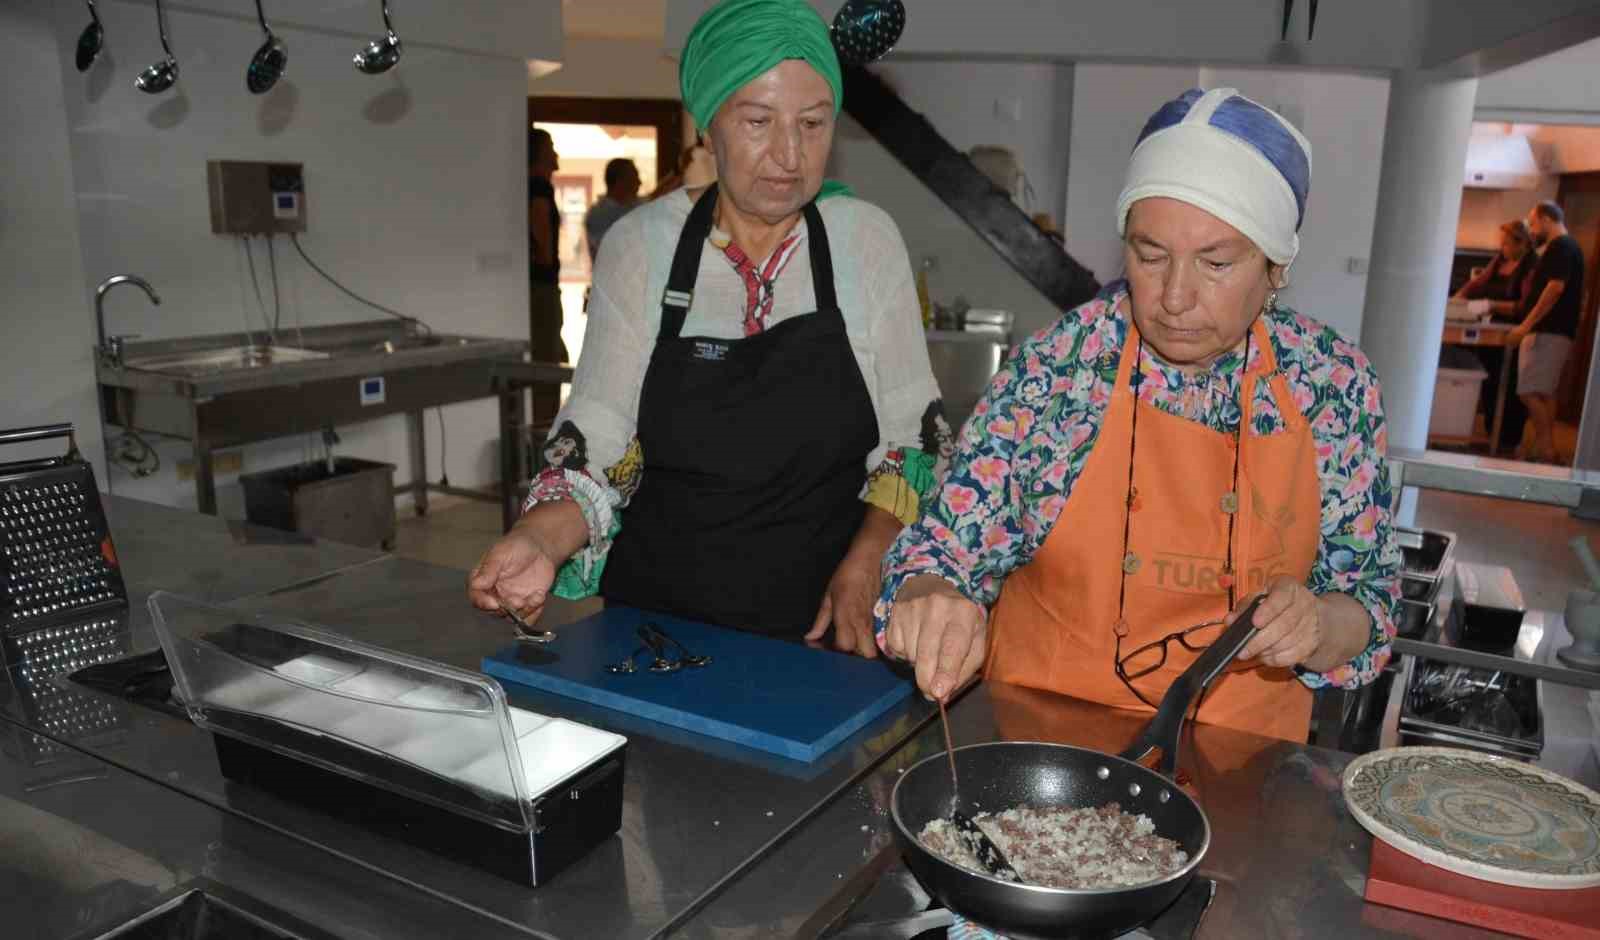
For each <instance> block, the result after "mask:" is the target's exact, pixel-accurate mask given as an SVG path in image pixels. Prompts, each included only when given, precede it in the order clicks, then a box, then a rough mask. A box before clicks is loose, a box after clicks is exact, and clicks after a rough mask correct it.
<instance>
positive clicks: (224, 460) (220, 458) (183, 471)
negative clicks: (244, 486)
mask: <svg viewBox="0 0 1600 940" xmlns="http://www.w3.org/2000/svg"><path fill="white" fill-rule="evenodd" d="M242 472H244V454H243V453H241V452H239V451H236V450H224V451H218V452H217V453H215V454H212V455H211V474H212V476H219V477H220V476H229V475H232V474H235V473H242ZM193 479H194V461H193V460H180V461H178V481H179V482H184V481H187V480H193Z"/></svg>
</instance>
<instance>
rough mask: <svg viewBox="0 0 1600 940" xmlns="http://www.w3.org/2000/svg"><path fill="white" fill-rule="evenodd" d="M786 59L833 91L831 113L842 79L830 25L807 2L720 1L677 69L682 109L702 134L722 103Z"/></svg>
mask: <svg viewBox="0 0 1600 940" xmlns="http://www.w3.org/2000/svg"><path fill="white" fill-rule="evenodd" d="M785 59H800V60H802V61H804V62H805V63H806V64H808V65H810V66H811V67H812V68H814V69H816V70H817V74H818V75H821V76H822V77H823V78H824V79H825V80H827V82H828V87H830V88H832V89H833V113H834V114H835V115H837V114H838V113H839V106H840V105H841V104H842V103H843V102H844V77H843V75H842V74H841V73H840V70H839V56H838V55H837V54H835V53H834V51H833V40H832V38H831V37H830V36H829V34H828V24H827V23H825V22H823V20H822V17H821V16H819V15H817V11H816V10H813V9H812V8H811V5H810V4H808V3H806V2H805V0H722V2H721V3H719V4H717V5H716V6H714V7H712V8H711V9H709V10H707V11H706V13H705V15H704V16H702V17H700V21H699V22H698V23H695V24H694V29H693V30H692V31H691V32H690V33H689V41H688V42H686V43H684V46H683V61H682V62H681V63H680V64H679V67H678V89H679V91H681V92H682V94H683V105H684V107H686V108H688V109H689V113H690V114H691V115H693V116H694V123H695V126H696V127H698V128H699V129H701V130H705V129H706V128H708V127H710V126H711V119H712V118H713V117H714V116H716V113H717V109H718V108H720V107H722V103H723V102H724V101H727V100H728V98H729V97H730V96H732V94H733V93H734V92H736V91H738V90H739V89H740V88H743V87H744V86H745V85H746V84H747V83H749V82H750V80H751V79H753V78H755V77H756V76H758V75H760V74H761V73H763V72H765V71H767V70H768V69H770V68H772V67H773V66H774V65H777V64H778V63H779V62H782V61H783V60H785Z"/></svg>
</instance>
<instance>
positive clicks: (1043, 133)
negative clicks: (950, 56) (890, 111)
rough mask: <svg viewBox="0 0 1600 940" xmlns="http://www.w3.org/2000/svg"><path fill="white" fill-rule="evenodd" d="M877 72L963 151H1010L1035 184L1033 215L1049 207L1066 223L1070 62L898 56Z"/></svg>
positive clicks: (1070, 89)
mask: <svg viewBox="0 0 1600 940" xmlns="http://www.w3.org/2000/svg"><path fill="white" fill-rule="evenodd" d="M876 71H877V73H878V75H879V76H880V77H882V78H883V79H884V80H885V81H887V82H888V83H889V85H890V86H892V87H893V88H894V89H895V91H896V92H898V93H899V95H900V97H901V98H902V99H903V100H904V101H905V102H906V104H908V105H910V106H911V108H912V109H913V110H915V111H918V112H921V113H922V114H923V116H925V117H926V118H927V119H928V121H929V122H930V123H932V124H933V126H934V127H935V128H937V129H938V131H939V133H940V134H941V135H943V137H944V138H945V139H946V140H948V141H949V142H950V143H951V145H952V146H954V147H955V148H956V149H957V150H960V151H962V152H963V153H965V152H967V151H970V150H971V149H972V148H973V147H975V146H978V145H984V144H988V145H997V146H1002V147H1006V148H1009V149H1010V150H1011V152H1012V153H1014V154H1016V156H1017V158H1018V159H1019V160H1020V161H1021V163H1022V168H1023V171H1024V172H1026V173H1027V176H1028V182H1029V184H1031V186H1032V188H1033V193H1034V199H1033V201H1032V202H1031V203H1029V204H1028V205H1027V206H1026V208H1027V211H1028V212H1029V214H1032V213H1035V212H1048V213H1049V214H1050V216H1051V218H1053V219H1054V220H1055V222H1056V224H1057V225H1060V224H1061V222H1062V218H1063V217H1062V209H1063V207H1064V206H1065V204H1066V187H1067V178H1068V176H1067V162H1068V153H1069V149H1070V143H1069V142H1070V139H1071V129H1072V82H1073V74H1072V72H1073V69H1072V66H1071V65H1058V64H1055V63H1050V62H975V61H954V60H952V61H918V60H906V59H894V60H890V61H886V62H884V63H882V64H881V65H879V66H877V67H876Z"/></svg>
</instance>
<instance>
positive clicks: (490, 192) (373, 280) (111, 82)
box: [55, 2, 549, 513]
mask: <svg viewBox="0 0 1600 940" xmlns="http://www.w3.org/2000/svg"><path fill="white" fill-rule="evenodd" d="M99 6H100V16H101V19H102V20H103V21H104V23H105V28H106V34H107V36H108V37H109V38H108V48H107V50H106V52H105V53H103V54H102V57H103V58H104V59H105V60H106V61H102V62H98V63H96V65H95V67H94V69H93V70H91V72H90V73H89V74H88V75H87V76H80V75H79V74H78V73H77V72H76V71H73V70H72V67H71V66H70V65H67V66H65V74H64V75H63V78H64V79H65V83H64V88H65V90H66V113H67V116H68V119H69V121H70V125H71V149H72V169H73V172H74V176H75V179H76V185H77V202H76V209H77V215H78V221H79V226H80V230H81V232H82V234H83V237H82V254H81V257H82V259H83V269H84V272H83V278H84V279H83V281H82V284H81V286H80V295H81V292H82V291H83V290H84V289H86V288H87V286H88V285H91V284H92V283H94V282H96V281H98V280H100V279H101V278H103V277H105V276H106V275H107V274H110V273H112V272H119V271H130V272H134V273H137V274H140V275H143V276H145V277H147V278H148V279H149V280H150V281H151V282H152V283H153V284H154V285H155V286H156V288H157V290H159V291H160V292H161V294H162V297H163V299H164V301H165V303H164V304H163V305H162V306H161V307H159V308H156V309H152V308H150V307H149V305H148V303H147V302H146V301H145V300H144V298H143V297H142V296H141V295H140V294H139V293H138V292H137V291H122V292H119V293H117V294H113V295H112V296H111V297H110V298H109V301H108V303H107V320H108V329H110V330H112V331H115V332H138V333H142V334H144V336H145V337H147V338H160V337H174V336H181V335H188V334H197V333H215V332H224V331H236V330H238V329H240V328H241V324H242V322H243V321H244V320H245V319H248V320H249V321H250V322H251V323H252V325H253V326H254V327H255V328H257V329H259V328H261V326H262V325H263V319H262V313H261V311H260V309H259V308H258V307H257V305H256V302H255V298H254V295H253V294H252V292H251V290H250V288H249V286H248V285H249V278H248V276H247V275H246V273H245V266H244V260H243V255H242V253H241V251H242V249H241V244H240V242H239V241H238V240H237V239H235V238H231V237H224V236H217V235H213V234H212V233H211V230H210V221H209V214H208V208H207V196H206V185H205V164H206V161H207V160H208V159H218V158H230V159H269V160H289V161H302V162H304V164H305V172H306V188H307V207H308V208H307V215H308V220H309V229H308V231H307V232H306V233H305V235H304V236H303V237H302V239H301V241H302V244H304V245H305V247H306V249H307V251H308V252H310V253H311V255H312V257H313V258H315V259H316V260H317V261H318V262H319V263H320V264H321V265H323V266H324V267H325V268H327V269H329V270H331V271H332V272H334V273H335V274H336V275H337V276H338V277H340V278H341V279H342V280H343V281H344V282H345V283H346V284H348V285H349V286H350V287H351V288H352V289H354V290H356V291H357V292H359V293H362V294H364V295H366V296H369V297H371V298H373V299H374V300H377V301H378V302H380V303H384V304H387V305H389V306H391V307H395V308H397V309H400V310H402V311H404V312H407V313H411V314H414V315H416V316H418V317H421V318H423V319H424V320H426V321H428V322H429V323H431V324H432V325H433V326H434V327H436V328H437V329H440V330H444V331H456V332H462V333H469V334H480V335H496V336H508V337H525V336H526V335H527V329H528V327H527V312H526V311H527V281H526V275H525V273H524V271H525V269H526V261H527V248H526V238H527V236H526V222H525V218H526V215H525V209H524V208H523V206H524V203H525V198H526V171H525V155H524V151H525V149H526V145H525V143H524V136H523V130H522V126H523V123H524V121H525V115H526V102H525V94H526V87H527V80H526V65H525V63H524V62H523V61H522V60H521V59H519V58H515V57H508V56H503V55H500V54H498V53H493V52H491V53H488V54H485V53H473V52H466V51H451V50H445V49H440V48H433V47H430V46H428V45H425V44H423V43H420V42H418V43H412V42H408V43H407V46H406V51H405V58H404V59H403V60H402V62H401V65H400V66H399V68H398V69H396V70H395V71H393V72H391V73H389V74H387V75H384V76H377V77H369V76H364V75H361V74H360V73H358V72H357V71H356V70H355V69H354V68H353V67H352V66H351V64H350V57H351V55H352V53H353V48H352V47H353V46H354V45H358V43H355V42H354V41H353V39H352V37H351V36H350V35H349V34H347V33H346V32H344V31H343V30H341V29H335V30H321V29H317V30H312V29H302V28H297V27H292V26H291V27H279V28H277V32H278V33H279V35H280V37H281V38H282V39H283V40H284V42H285V43H287V45H288V48H289V70H288V72H287V73H286V75H285V77H284V79H283V80H282V81H280V83H279V85H278V87H277V88H275V89H274V90H273V91H272V92H271V93H269V94H267V95H264V96H260V97H257V96H252V95H250V94H249V93H248V92H247V91H246V89H245V88H244V67H245V63H246V61H247V60H248V59H249V57H250V55H251V52H252V51H253V49H254V48H255V46H256V45H258V44H259V41H260V33H259V31H257V30H256V29H255V27H254V25H253V24H252V23H250V22H248V21H246V20H240V19H233V18H230V17H223V16H218V15H214V14H210V13H196V12H187V11H181V10H169V11H168V20H169V27H170V32H171V36H172V42H173V45H174V51H175V52H176V54H177V55H178V57H179V60H180V62H181V65H182V77H181V79H180V82H179V84H178V86H177V87H176V88H175V89H174V90H173V91H171V92H168V93H167V94H164V95H161V96H158V97H153V96H147V95H144V94H141V93H140V92H138V91H136V90H134V88H133V86H132V81H133V77H134V75H135V73H136V72H137V71H138V70H139V69H140V68H142V67H143V66H144V65H145V64H147V63H148V62H150V61H153V60H154V59H155V58H156V55H157V52H156V51H155V50H156V48H157V46H156V41H155V36H154V35H153V33H154V30H153V29H152V27H153V22H152V16H151V11H152V8H151V7H148V6H145V5H143V4H133V3H124V2H103V3H101V4H100V5H99ZM505 6H506V8H507V9H509V10H519V9H524V8H527V9H532V8H533V7H532V6H530V5H517V4H507V5H505ZM537 6H539V7H540V8H543V7H546V6H549V4H539V5H537ZM479 7H480V8H483V7H484V5H483V4H479ZM55 9H56V10H57V11H58V12H57V13H56V30H57V32H56V35H57V39H58V42H59V48H60V49H61V51H62V54H63V55H66V56H70V50H71V46H72V43H73V42H74V41H75V38H76V35H77V32H78V30H80V29H81V28H82V26H83V19H84V18H83V10H82V8H81V7H77V6H73V5H70V4H57V5H56V6H55ZM397 13H398V14H399V15H402V16H403V12H400V11H397ZM480 14H482V10H480ZM484 18H485V15H480V17H479V19H480V20H482V19H484ZM525 19H526V17H525V16H524V15H523V13H520V12H519V13H518V14H517V15H516V16H514V17H510V18H509V19H508V21H509V22H513V23H515V22H522V21H523V20H525ZM396 26H397V27H399V28H401V29H402V30H403V29H404V27H405V20H403V19H402V20H400V21H398V22H397V23H396ZM484 28H485V27H484V24H483V23H482V22H480V23H478V24H477V26H476V27H473V29H476V30H478V31H480V32H481V31H482V30H483V29H484ZM469 32H470V31H469ZM419 38H421V37H419ZM469 38H470V37H469ZM517 45H518V46H521V45H526V42H523V41H521V40H518V41H517ZM66 61H70V59H68V60H66ZM59 82H60V80H59V79H58V83H59ZM61 212H62V213H63V214H66V215H70V214H71V212H72V203H71V202H70V201H64V202H63V204H62V206H61ZM277 247H278V270H279V273H280V277H281V289H282V298H283V322H284V323H285V324H289V323H295V322H304V323H305V324H306V325H312V324H323V323H335V322H342V321H351V320H370V319H374V318H377V317H380V316H381V315H379V314H376V313H374V312H373V311H370V310H367V309H365V308H363V307H361V306H359V305H356V304H354V303H353V302H351V301H349V300H347V299H345V298H344V297H343V296H342V295H340V294H339V293H338V292H337V291H336V290H335V289H334V288H332V287H331V286H330V285H328V284H327V283H325V282H323V281H321V280H320V279H319V278H317V276H316V275H314V274H312V273H311V272H310V271H309V269H307V268H306V266H305V265H304V264H303V263H302V262H301V261H300V260H299V258H298V257H296V256H294V255H293V253H292V250H291V249H290V248H289V246H288V244H287V242H286V241H285V240H283V239H278V241H277ZM254 249H255V252H256V262H257V264H258V265H262V262H263V261H264V258H265V252H264V245H263V244H262V243H261V242H260V240H257V241H256V243H255V245H254ZM260 272H261V275H262V276H263V277H265V274H266V269H265V266H264V265H262V267H261V268H260ZM263 289H264V290H266V291H267V294H268V296H267V301H268V304H269V305H270V303H271V295H270V287H269V286H268V285H267V284H265V283H264V284H263ZM79 317H80V319H79V322H80V323H87V322H88V318H89V317H90V313H89V310H88V308H87V307H84V308H82V312H81V313H80V314H79ZM87 375H88V373H85V376H87ZM87 380H88V379H87V378H85V379H83V381H87ZM447 414H448V417H449V423H450V425H451V427H452V431H451V435H450V448H449V452H450V453H449V456H450V467H449V469H450V478H451V482H452V483H454V484H456V485H473V484H481V483H485V482H487V481H489V480H491V479H492V478H493V476H494V475H495V460H494V451H493V448H494V446H495V445H494V440H496V439H497V437H496V427H495V423H496V419H495V410H494V405H493V403H492V402H488V401H484V402H477V403H472V404H468V405H458V406H454V407H452V408H450V409H447ZM428 425H429V447H430V466H431V467H432V470H431V471H430V476H431V477H432V478H433V479H437V478H438V473H439V470H438V467H439V464H438V459H439V456H438V455H439V447H438V444H439V442H438V422H437V421H436V420H431V419H430V421H429V422H428ZM340 430H341V434H342V436H343V438H344V441H345V444H344V447H343V450H344V452H346V453H350V454H353V455H356V456H361V457H366V458H369V459H378V460H388V461H391V462H394V463H397V464H399V465H400V466H401V468H402V469H401V471H400V473H399V474H398V477H399V479H401V480H405V479H406V478H407V477H408V475H409V474H408V470H407V469H406V461H405V456H406V453H407V449H406V438H405V433H404V426H403V423H402V420H401V419H399V418H392V419H386V420H383V421H378V422H370V423H368V424H364V425H357V426H353V427H349V428H341V429H340ZM187 450H188V445H187V444H184V443H176V444H170V445H166V446H163V448H162V452H163V464H164V467H163V471H162V473H161V474H159V475H157V476H155V477H151V478H149V479H145V480H138V481H134V480H131V479H130V478H129V477H128V476H126V475H125V474H121V473H120V471H118V472H117V475H116V476H114V477H113V483H114V485H115V487H116V489H117V491H118V492H123V493H127V494H130V495H136V496H140V497H143V498H149V499H154V500H157V501H160V502H165V503H170V504H174V505H180V506H192V505H193V500H194V497H193V490H192V487H191V485H190V484H188V483H180V482H179V481H178V480H177V479H176V477H175V474H174V473H173V469H172V468H173V466H174V463H175V462H176V460H177V459H178V458H179V457H183V456H186V454H187ZM300 458H301V442H299V441H295V440H287V441H279V442H274V443H269V444H265V445H260V446H253V447H250V448H247V449H246V453H245V461H244V469H245V471H246V472H251V471H256V470H262V469H266V468H268V467H271V466H276V465H281V464H284V463H288V462H292V461H295V460H299V459H300ZM219 498H220V499H221V506H222V509H223V511H224V512H225V513H228V512H235V513H236V512H238V511H239V507H240V505H241V497H240V495H239V492H238V489H237V486H236V484H235V483H234V481H233V480H232V479H227V478H224V479H222V480H220V481H219Z"/></svg>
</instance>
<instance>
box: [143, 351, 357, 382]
mask: <svg viewBox="0 0 1600 940" xmlns="http://www.w3.org/2000/svg"><path fill="white" fill-rule="evenodd" d="M326 358H328V354H327V353H325V352H318V351H317V350H315V349H300V348H298V347H295V346H227V347H224V348H222V349H201V350H195V351H193V352H182V353H168V354H166V355H156V356H143V357H135V358H129V359H127V360H126V361H124V363H123V366H124V368H128V369H136V370H138V371H140V372H160V373H163V374H166V375H182V376H195V375H212V374H215V373H218V372H227V371H230V370H233V369H260V368H264V367H266V366H273V365H282V364H283V363H286V362H310V361H312V360H316V359H326Z"/></svg>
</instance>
